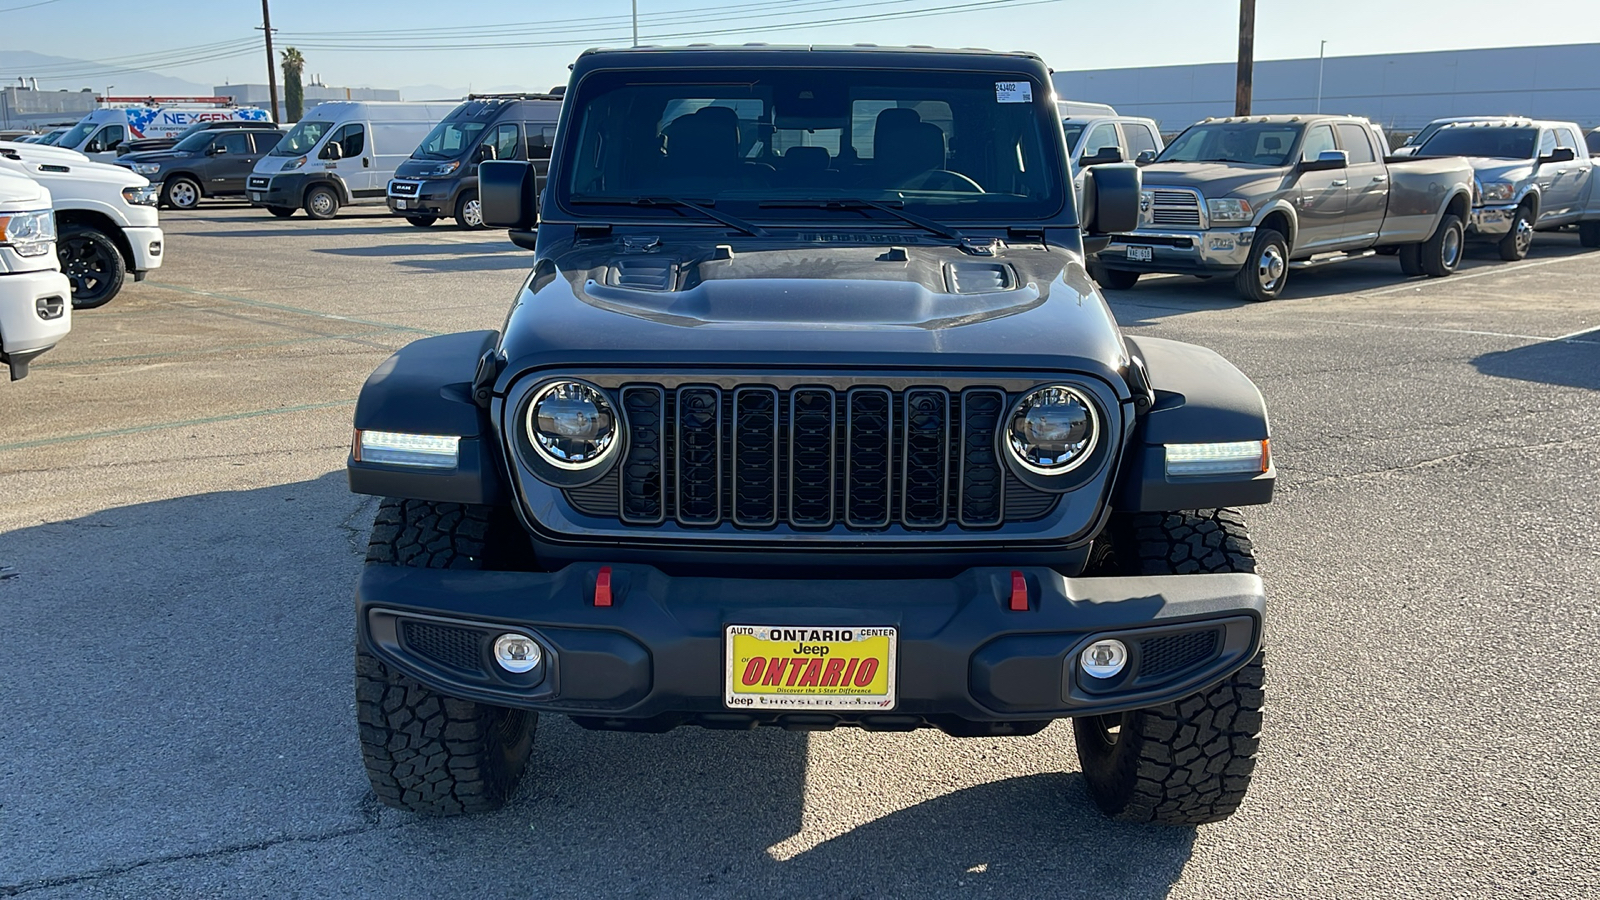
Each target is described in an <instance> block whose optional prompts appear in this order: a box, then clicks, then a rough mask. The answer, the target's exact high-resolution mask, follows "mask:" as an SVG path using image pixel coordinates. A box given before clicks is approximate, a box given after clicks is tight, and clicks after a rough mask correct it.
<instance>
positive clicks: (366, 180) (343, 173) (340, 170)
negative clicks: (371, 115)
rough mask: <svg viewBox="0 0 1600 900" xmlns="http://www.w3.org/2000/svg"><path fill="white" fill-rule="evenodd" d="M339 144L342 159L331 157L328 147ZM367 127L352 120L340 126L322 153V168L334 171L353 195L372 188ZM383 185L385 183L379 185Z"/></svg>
mask: <svg viewBox="0 0 1600 900" xmlns="http://www.w3.org/2000/svg"><path fill="white" fill-rule="evenodd" d="M335 142H337V143H338V144H339V149H340V151H341V153H342V154H343V156H342V158H341V159H337V160H334V159H329V158H328V157H329V156H330V154H329V151H328V148H329V146H331V145H332V144H333V143H335ZM367 145H368V141H367V128H366V126H365V125H363V124H361V123H360V122H351V123H349V124H348V125H343V126H340V127H339V128H338V129H337V130H335V131H334V133H333V136H332V137H330V138H329V139H328V142H327V143H326V144H323V145H322V151H321V153H320V155H321V157H322V168H323V170H324V171H327V172H332V173H334V174H336V175H338V176H339V178H340V179H341V180H343V181H344V185H345V187H346V188H348V189H349V190H350V194H351V196H360V192H362V191H368V190H371V189H372V153H371V152H370V150H371V148H370V147H368V146H367ZM379 187H383V185H379Z"/></svg>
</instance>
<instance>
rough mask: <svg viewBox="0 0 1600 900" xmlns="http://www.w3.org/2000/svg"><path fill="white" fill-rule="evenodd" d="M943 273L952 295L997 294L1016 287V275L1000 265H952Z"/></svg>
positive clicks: (1007, 267) (1009, 268) (1008, 267)
mask: <svg viewBox="0 0 1600 900" xmlns="http://www.w3.org/2000/svg"><path fill="white" fill-rule="evenodd" d="M945 271H946V273H947V274H948V278H949V281H950V293H952V294H998V293H1000V292H1001V291H1009V290H1013V289H1015V288H1016V286H1017V276H1016V273H1015V272H1013V271H1011V267H1010V266H1007V265H1002V264H1000V263H954V264H952V265H950V266H949V267H947V268H946V270H945Z"/></svg>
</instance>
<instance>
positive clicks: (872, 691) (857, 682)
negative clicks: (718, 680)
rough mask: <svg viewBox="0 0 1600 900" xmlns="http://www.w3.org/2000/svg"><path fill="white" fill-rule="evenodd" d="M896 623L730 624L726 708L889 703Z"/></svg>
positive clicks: (892, 700) (881, 706)
mask: <svg viewBox="0 0 1600 900" xmlns="http://www.w3.org/2000/svg"><path fill="white" fill-rule="evenodd" d="M897 638H898V634H897V632H896V630H895V629H894V628H878V627H870V628H859V627H812V626H790V625H729V626H728V627H727V631H726V635H725V638H724V644H725V647H726V655H727V676H726V677H727V681H726V685H725V687H726V696H725V697H724V698H723V699H724V701H725V702H726V704H727V705H728V707H729V708H731V709H847V710H848V709H861V710H885V709H893V708H894V704H895V650H896V643H897Z"/></svg>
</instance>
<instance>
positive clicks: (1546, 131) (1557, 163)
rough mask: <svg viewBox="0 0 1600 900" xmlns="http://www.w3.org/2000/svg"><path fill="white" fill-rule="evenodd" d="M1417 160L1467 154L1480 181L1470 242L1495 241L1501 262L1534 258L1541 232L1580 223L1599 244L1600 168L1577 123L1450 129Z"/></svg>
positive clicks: (1585, 238) (1520, 122) (1586, 240)
mask: <svg viewBox="0 0 1600 900" xmlns="http://www.w3.org/2000/svg"><path fill="white" fill-rule="evenodd" d="M1416 155H1417V157H1419V158H1422V157H1440V156H1465V157H1467V162H1469V163H1471V165H1472V168H1473V170H1474V173H1475V175H1476V177H1477V186H1476V188H1475V190H1474V197H1475V199H1476V202H1475V203H1474V204H1473V210H1472V218H1471V219H1470V220H1469V221H1468V222H1467V234H1468V235H1469V236H1471V237H1474V238H1478V239H1482V240H1489V241H1494V242H1495V243H1496V245H1497V246H1498V248H1499V250H1500V258H1501V259H1505V260H1518V259H1522V258H1523V257H1524V256H1527V255H1528V248H1529V247H1531V246H1533V233H1534V232H1535V231H1554V230H1556V229H1558V228H1565V227H1567V226H1569V225H1576V226H1578V235H1579V238H1580V239H1581V240H1582V242H1583V246H1585V247H1600V187H1597V186H1596V182H1597V181H1600V170H1597V161H1596V160H1593V159H1591V158H1590V156H1589V150H1588V148H1587V147H1586V146H1585V145H1584V142H1583V132H1582V131H1581V130H1580V129H1579V128H1578V126H1577V125H1576V124H1574V123H1572V122H1539V121H1535V120H1533V119H1516V118H1504V119H1491V120H1488V121H1477V122H1470V123H1457V124H1451V125H1445V126H1443V127H1442V128H1440V129H1439V130H1438V131H1437V132H1435V133H1434V135H1433V137H1431V138H1429V139H1428V141H1427V142H1426V143H1424V144H1423V145H1422V146H1421V147H1420V148H1418V150H1417V153H1416Z"/></svg>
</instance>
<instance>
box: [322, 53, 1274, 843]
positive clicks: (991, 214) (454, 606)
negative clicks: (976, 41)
mask: <svg viewBox="0 0 1600 900" xmlns="http://www.w3.org/2000/svg"><path fill="white" fill-rule="evenodd" d="M552 151H553V152H552V155H551V158H550V167H549V178H548V182H547V183H546V184H545V187H544V189H543V190H542V191H541V190H539V189H538V187H537V186H538V184H539V181H540V179H539V177H538V173H537V171H536V169H535V167H534V166H533V164H531V163H529V162H526V161H503V160H488V161H485V162H483V163H482V164H481V165H480V167H479V172H478V177H479V190H480V192H481V193H480V196H481V200H482V204H483V216H484V220H485V221H486V222H487V223H488V224H489V225H491V226H496V227H504V228H508V229H509V231H510V237H511V240H512V242H513V243H515V244H517V245H518V246H521V247H524V248H527V249H531V250H533V251H534V253H533V259H532V261H531V262H532V271H531V272H530V273H529V274H528V276H527V278H526V279H525V280H524V282H523V284H522V287H521V289H520V290H519V291H518V294H517V296H516V298H515V300H514V302H513V303H512V307H511V312H510V314H509V316H507V318H506V319H505V321H504V323H503V325H502V328H501V330H499V331H473V332H466V333H461V334H451V335H444V336H440V337H430V338H424V339H422V340H419V341H416V342H414V343H412V344H410V345H408V346H406V347H404V348H402V349H401V350H400V351H399V352H397V353H396V354H395V355H393V356H392V357H390V358H389V359H388V360H387V361H386V362H384V363H383V364H382V365H381V366H380V367H379V368H378V369H377V371H376V372H374V373H373V374H372V376H371V378H369V379H368V380H367V383H366V385H365V387H363V388H362V390H361V394H360V399H359V401H358V402H357V405H356V411H355V434H354V439H353V442H352V446H351V452H350V456H349V459H348V462H347V466H348V472H349V478H350V487H351V489H352V490H354V491H357V492H359V493H364V494H372V495H377V496H379V497H383V498H384V499H383V500H382V502H381V504H380V505H379V507H378V512H377V521H376V523H375V524H374V526H373V529H372V535H371V539H370V546H369V551H368V556H367V565H366V566H365V568H364V570H363V572H362V575H361V578H360V582H359V586H358V587H357V590H356V630H357V635H358V638H357V640H358V646H357V651H356V660H355V666H356V700H357V715H358V718H359V721H360V744H361V749H362V753H363V758H364V761H365V764H366V770H367V774H368V776H369V777H370V779H371V782H372V786H373V790H374V792H375V793H376V795H377V796H378V798H379V799H380V800H382V801H383V802H384V803H387V804H389V805H392V806H396V807H400V808H404V809H409V810H413V811H417V812H423V813H433V814H452V813H463V812H473V811H479V810H487V809H493V808H495V807H496V806H499V805H500V804H502V803H504V802H505V800H506V799H507V797H508V796H509V795H510V794H511V792H512V791H513V790H514V789H515V787H516V785H517V783H518V781H519V779H520V778H521V777H522V775H523V773H524V771H525V770H526V768H527V763H528V760H529V752H530V748H531V745H532V742H533V737H534V731H535V727H536V725H537V723H538V719H539V716H540V715H541V714H545V715H551V714H558V715H565V716H569V717H570V718H571V719H572V720H573V721H574V722H576V723H577V724H579V725H581V726H583V727H586V728H597V729H614V730H633V731H663V730H667V729H670V728H673V727H676V726H679V725H687V724H693V725H699V726H704V727H710V728H730V729H747V728H754V727H757V726H761V725H768V726H777V727H781V728H788V729H794V730H814V729H828V728H833V727H836V726H852V727H859V728H863V729H867V730H874V731H906V730H911V729H915V728H923V727H936V728H940V729H943V730H944V731H946V732H948V733H950V734H953V735H958V736H1001V735H1025V734H1033V733H1035V732H1038V731H1040V730H1041V729H1043V728H1045V727H1046V726H1047V725H1049V724H1050V723H1051V722H1052V721H1055V720H1059V719H1072V720H1073V728H1074V731H1075V735H1076V745H1077V756H1078V760H1079V763H1080V765H1081V767H1082V770H1083V773H1084V780H1085V785H1086V787H1087V791H1088V794H1089V795H1090V796H1091V797H1092V798H1093V799H1094V801H1095V802H1096V803H1097V804H1098V805H1099V806H1100V807H1101V808H1102V809H1103V810H1105V811H1106V813H1107V814H1108V815H1111V816H1113V817H1116V818H1119V819H1124V820H1131V821H1143V822H1164V823H1175V824H1196V823H1201V822H1211V821H1216V820H1218V819H1221V818H1223V817H1226V816H1228V815H1229V814H1231V813H1232V812H1233V811H1234V810H1235V809H1236V808H1237V807H1238V805H1239V803H1240V802H1241V800H1242V799H1243V798H1244V795H1245V791H1246V789H1247V788H1248V786H1249V783H1250V778H1251V773H1252V771H1253V768H1254V765H1255V754H1256V750H1257V741H1258V735H1259V732H1260V729H1261V714H1262V704H1263V678H1264V669H1263V666H1264V663H1263V654H1262V638H1263V634H1264V631H1263V627H1264V619H1265V610H1266V599H1265V594H1264V590H1263V587H1262V582H1261V579H1260V578H1259V577H1258V576H1257V575H1256V574H1255V558H1254V553H1253V550H1252V547H1251V543H1250V538H1249V536H1248V534H1247V532H1246V528H1245V522H1244V519H1243V518H1242V517H1241V515H1240V514H1239V512H1238V511H1237V510H1236V509H1235V507H1239V506H1244V505H1249V504H1261V503H1267V502H1269V501H1270V500H1271V497H1272V489H1273V483H1274V481H1275V479H1276V470H1275V468H1274V466H1273V464H1272V457H1271V454H1270V452H1269V444H1268V431H1267V413H1266V409H1265V406H1264V404H1263V402H1262V399H1261V394H1260V392H1259V391H1258V390H1257V389H1256V387H1255V385H1253V384H1252V383H1251V382H1250V380H1249V379H1248V378H1246V377H1245V376H1244V375H1243V374H1242V373H1241V372H1240V371H1239V370H1238V369H1236V368H1234V367H1233V366H1232V365H1230V364H1229V363H1228V362H1226V361H1225V360H1223V359H1222V358H1221V357H1220V356H1218V355H1217V354H1215V353H1213V352H1211V351H1210V350H1206V349H1203V348H1200V347H1196V346H1192V345H1189V344H1182V343H1178V342H1175V341H1169V340H1162V339H1158V338H1153V337H1143V336H1140V337H1137V338H1135V337H1132V336H1127V335H1124V334H1122V332H1121V331H1120V330H1119V329H1118V327H1117V324H1116V320H1115V319H1114V318H1113V317H1112V315H1111V311H1110V309H1109V308H1108V307H1107V305H1106V302H1105V300H1104V298H1103V297H1101V295H1100V293H1099V292H1098V290H1097V289H1096V288H1095V285H1094V283H1093V282H1092V281H1091V280H1090V278H1089V276H1088V273H1087V271H1086V270H1085V268H1084V254H1085V252H1086V251H1092V250H1094V249H1098V248H1099V247H1100V246H1103V245H1104V244H1105V242H1106V241H1107V240H1108V239H1109V235H1110V234H1111V233H1114V232H1119V231H1126V230H1128V229H1131V228H1133V227H1134V224H1135V222H1136V219H1137V215H1138V203H1139V170H1138V169H1137V168H1136V167H1135V166H1132V165H1105V166H1097V167H1096V168H1094V169H1093V170H1092V171H1091V172H1090V173H1088V175H1087V180H1086V183H1085V190H1084V194H1085V201H1084V204H1083V206H1084V208H1083V210H1082V211H1081V212H1080V211H1079V209H1078V204H1077V203H1076V202H1075V200H1074V196H1073V190H1072V187H1071V185H1072V182H1071V179H1070V177H1069V174H1070V171H1071V167H1070V165H1069V159H1068V156H1067V148H1066V143H1065V137H1064V135H1063V133H1062V130H1061V123H1060V119H1059V117H1058V113H1057V112H1056V109H1055V97H1054V93H1053V91H1052V89H1051V84H1050V72H1049V70H1048V69H1047V68H1046V67H1045V64H1044V63H1043V61H1041V60H1040V59H1039V58H1038V57H1037V56H1034V55H1032V54H1025V53H991V52H987V51H937V50H931V49H903V50H897V49H884V48H864V47H854V48H804V47H796V48H780V47H765V46H760V47H744V48H718V47H708V48H686V49H663V48H638V49H632V50H607V51H588V52H586V53H584V54H582V55H581V56H580V57H579V58H578V60H577V61H576V63H575V64H574V66H573V70H572V77H571V83H570V85H569V87H568V89H567V91H566V94H565V101H564V103H563V105H562V110H561V118H560V122H559V123H558V126H557V128H556V138H555V146H554V147H553V148H552ZM615 746H617V747H621V746H623V745H615ZM1048 764H1049V765H1061V766H1068V765H1070V764H1069V763H1067V762H1066V761H1065V760H1060V761H1051V762H1050V763H1048Z"/></svg>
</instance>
